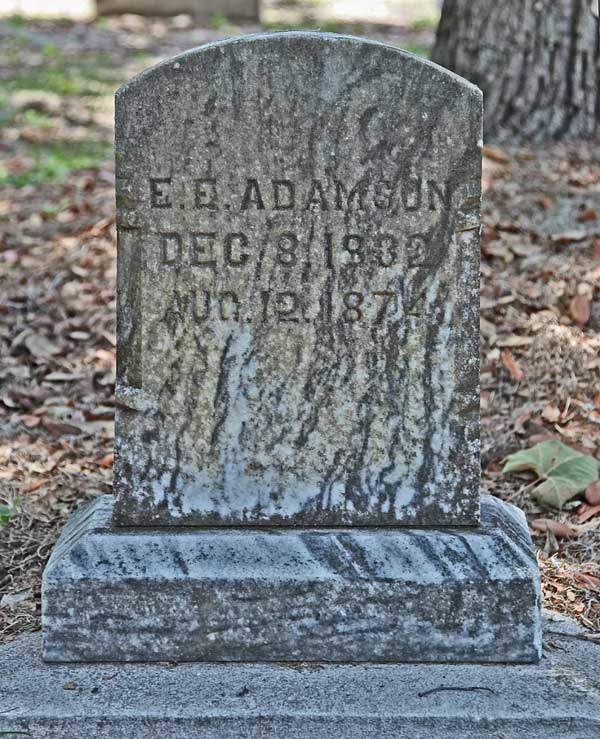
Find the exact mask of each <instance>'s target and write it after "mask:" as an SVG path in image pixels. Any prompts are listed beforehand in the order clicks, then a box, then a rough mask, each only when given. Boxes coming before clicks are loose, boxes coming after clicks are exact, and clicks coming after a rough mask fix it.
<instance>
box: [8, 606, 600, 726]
mask: <svg viewBox="0 0 600 739" xmlns="http://www.w3.org/2000/svg"><path fill="white" fill-rule="evenodd" d="M576 628H577V627H574V626H573V625H572V622H570V621H564V620H560V621H556V622H548V621H547V622H546V623H545V649H544V657H543V659H542V661H541V663H539V664H537V665H323V664H320V665H319V664H306V663H303V664H295V665H283V664H271V665H248V664H246V665H240V664H198V663H192V664H182V665H164V664H153V665H151V664H146V665H132V664H129V665H127V664H121V665H115V664H105V665H72V664H70V665H49V664H44V663H42V661H41V660H40V656H39V655H40V639H39V635H37V634H35V635H28V636H26V637H21V638H20V639H18V640H17V641H16V642H15V643H13V644H11V645H8V646H6V647H2V648H0V732H2V731H5V732H6V731H14V732H17V731H21V732H29V736H31V737H33V739H79V738H80V737H81V739H91V738H92V737H93V739H117V737H127V739H159V737H160V738H161V739H162V737H168V739H195V738H198V739H199V738H200V737H202V739H241V737H244V739H259V738H260V739H282V737H285V738H286V739H449V738H451V739H498V738H499V737H503V739H524V738H525V737H527V739H558V737H568V739H592V737H594V738H596V737H598V736H600V682H599V680H598V675H599V674H600V646H598V645H596V644H594V643H592V642H590V641H587V640H585V638H584V636H583V634H581V633H578V632H577V630H576ZM571 631H572V632H573V633H572V635H571V636H569V633H571ZM9 736H10V735H9ZM17 737H18V735H17V734H15V739H17Z"/></svg>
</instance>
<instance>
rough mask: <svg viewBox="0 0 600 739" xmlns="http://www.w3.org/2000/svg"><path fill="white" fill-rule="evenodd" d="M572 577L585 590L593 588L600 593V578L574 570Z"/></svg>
mask: <svg viewBox="0 0 600 739" xmlns="http://www.w3.org/2000/svg"><path fill="white" fill-rule="evenodd" d="M573 577H574V578H575V580H577V582H578V583H579V584H580V585H581V586H582V587H584V588H585V589H586V590H595V591H596V592H597V593H600V578H597V577H594V576H593V575H588V574H586V573H585V572H574V573H573Z"/></svg>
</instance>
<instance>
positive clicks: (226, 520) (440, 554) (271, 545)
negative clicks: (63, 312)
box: [43, 32, 540, 662]
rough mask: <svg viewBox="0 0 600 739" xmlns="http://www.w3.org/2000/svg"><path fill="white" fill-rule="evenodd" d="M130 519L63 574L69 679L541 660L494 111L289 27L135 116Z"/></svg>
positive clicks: (371, 55)
mask: <svg viewBox="0 0 600 739" xmlns="http://www.w3.org/2000/svg"><path fill="white" fill-rule="evenodd" d="M116 163H117V209H118V219H117V220H118V366H117V376H118V379H117V389H116V400H117V404H118V412H117V426H116V454H115V493H116V499H112V498H106V499H101V500H98V501H96V502H95V503H94V504H92V505H91V506H90V507H88V508H87V509H85V510H84V511H82V512H80V513H78V514H76V515H75V516H74V518H73V520H72V521H71V522H70V523H69V525H68V526H67V528H66V529H65V532H64V534H63V536H62V538H61V540H60V542H59V543H58V545H57V547H56V549H55V551H54V553H53V555H52V558H51V560H50V562H49V564H48V566H47V569H46V572H45V576H44V593H43V619H44V630H45V633H44V655H45V658H46V659H48V660H54V661H69V660H75V661H76V660H102V659H110V660H165V659H177V660H215V661H221V660H223V661H227V660H231V661H240V660H241V661H244V660H252V661H279V660H281V661H286V660H328V661H339V662H344V661H371V662H373V661H375V662H376V661H403V660H410V661H425V662H427V661H500V662H502V661H513V662H527V661H535V660H537V659H538V658H539V654H540V615H539V598H540V595H539V573H538V571H537V566H536V563H535V557H534V554H533V550H532V545H531V540H530V538H529V533H528V529H527V525H526V522H525V519H524V516H523V515H522V513H520V512H519V511H517V510H516V509H514V508H513V507H512V506H508V505H506V504H503V503H501V502H500V501H499V500H496V499H490V498H484V499H483V502H482V505H481V512H480V500H479V493H478V468H479V456H478V449H479V447H478V408H479V392H478V338H479V334H478V326H479V324H478V320H479V303H478V300H479V298H478V296H479V276H478V268H479V227H480V225H479V201H480V177H481V95H480V93H479V91H478V90H477V89H476V88H475V87H473V86H472V85H470V84H469V83H468V82H466V81H465V80H463V79H461V78H459V77H457V76H455V75H453V74H451V73H449V72H447V71H446V70H443V69H442V68H440V67H437V66H436V65H434V64H431V63H429V62H427V61H424V60H422V59H419V58H417V57H414V56H412V55H410V54H407V53H405V52H402V51H400V50H397V49H394V48H391V47H388V46H384V45H382V44H378V43H374V42H368V41H363V40H359V39H355V38H351V37H344V36H336V35H330V34H318V33H298V32H291V33H278V34H264V35H262V34H261V35H257V36H249V37H244V38H240V39H233V40H230V41H226V42H222V43H217V44H211V45H208V46H205V47H201V48H199V49H195V50H192V51H190V52H187V53H185V54H182V55H180V56H178V57H176V58H175V59H172V60H170V61H168V62H165V63H163V64H160V65H158V66H157V67H155V68H153V69H151V70H148V71H147V72H145V73H143V74H142V75H140V76H139V77H137V78H135V79H134V80H132V81H131V82H129V83H128V84H126V85H124V86H123V87H122V88H121V89H120V90H119V92H118V93H117V102H116Z"/></svg>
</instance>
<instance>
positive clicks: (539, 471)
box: [502, 440, 600, 508]
mask: <svg viewBox="0 0 600 739" xmlns="http://www.w3.org/2000/svg"><path fill="white" fill-rule="evenodd" d="M527 470H532V471H533V472H535V474H536V475H537V476H538V478H539V479H540V480H543V482H541V483H540V484H539V485H538V486H537V487H535V488H534V489H533V490H532V495H533V497H534V498H535V499H536V500H537V501H538V502H540V503H542V504H544V505H549V506H553V507H554V508H562V506H563V505H564V504H565V503H567V502H568V501H569V500H571V499H572V498H574V497H575V496H576V495H578V494H579V493H582V492H583V491H584V490H585V489H586V488H587V487H588V486H589V485H591V484H592V483H593V482H595V481H596V480H597V479H598V476H599V474H600V462H598V460H597V459H595V458H594V457H591V456H590V455H589V454H582V453H581V452H578V451H576V450H575V449H571V448H570V447H568V446H566V445H565V444H563V443H562V442H560V441H555V440H552V441H542V442H541V443H540V444H536V445H535V446H534V447H532V448H531V449H524V450H523V451H520V452H516V453H515V454H511V455H510V456H509V457H507V458H506V460H505V462H504V466H503V468H502V472H503V473H504V474H510V473H511V472H524V471H527Z"/></svg>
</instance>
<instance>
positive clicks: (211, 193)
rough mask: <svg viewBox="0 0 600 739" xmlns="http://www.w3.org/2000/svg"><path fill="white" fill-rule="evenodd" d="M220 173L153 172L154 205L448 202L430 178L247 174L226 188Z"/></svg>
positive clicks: (322, 207)
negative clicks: (177, 176) (180, 176)
mask: <svg viewBox="0 0 600 739" xmlns="http://www.w3.org/2000/svg"><path fill="white" fill-rule="evenodd" d="M224 190H225V188H224V186H223V185H222V183H220V182H219V180H218V179H217V178H216V177H200V178H196V179H191V180H189V181H183V180H179V181H174V178H173V177H151V178H150V179H149V189H148V193H149V199H150V206H151V207H152V208H161V209H169V208H174V207H180V208H186V207H190V208H194V209H196V210H230V211H239V212H243V211H248V210H257V211H260V210H267V211H286V210H292V211H293V210H296V211H311V210H316V211H365V210H382V211H390V212H392V213H394V212H398V211H406V212H409V213H410V212H417V211H426V210H429V211H436V210H438V209H440V208H441V209H443V208H448V207H450V196H451V193H450V186H449V183H448V182H447V181H444V182H441V183H440V182H437V181H435V180H432V179H427V178H426V177H406V178H404V179H402V180H399V181H396V182H392V181H389V180H360V181H359V182H357V183H354V184H352V185H349V184H347V183H346V184H344V183H343V182H340V181H339V180H333V181H330V180H327V181H324V180H319V179H313V180H310V181H308V182H306V183H304V182H296V181H294V180H291V179H258V178H252V177H249V178H246V180H245V181H243V182H241V183H240V187H239V188H237V190H236V191H228V193H227V195H226V194H225V192H224Z"/></svg>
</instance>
